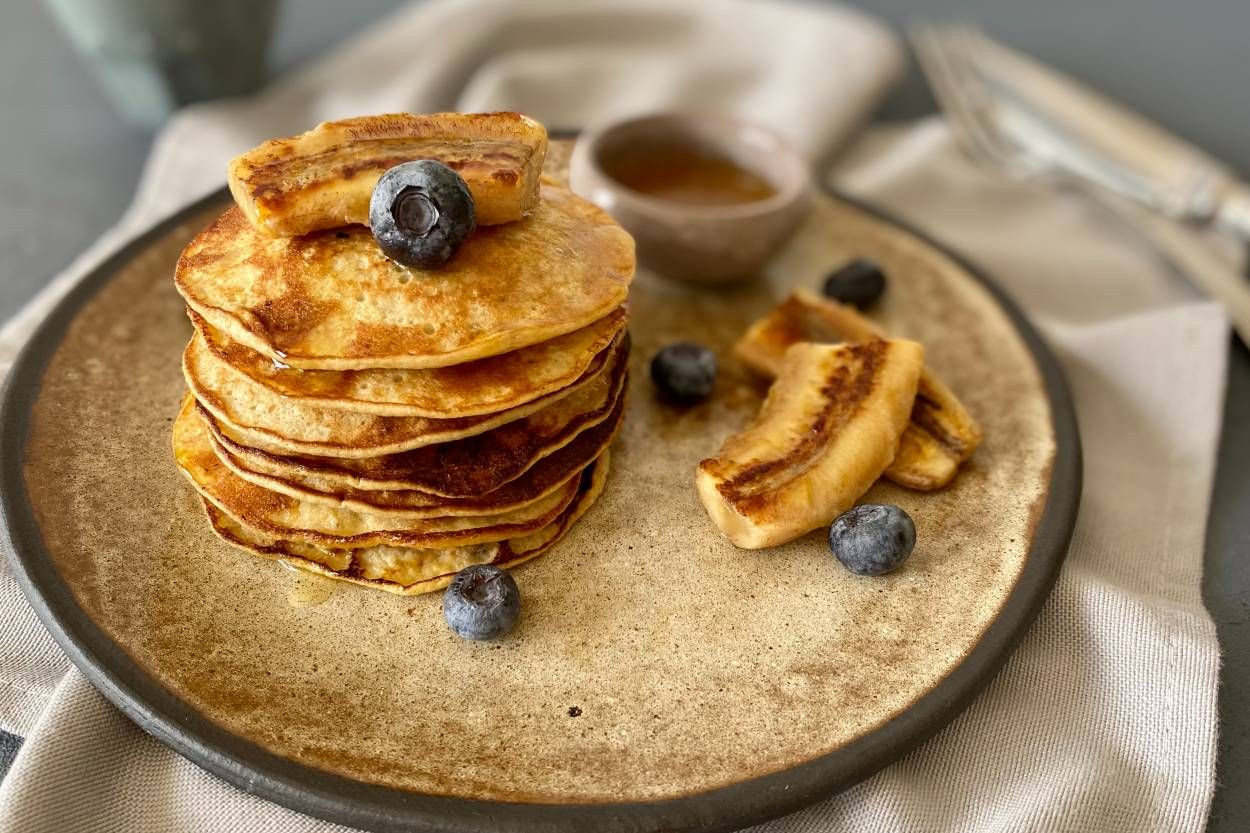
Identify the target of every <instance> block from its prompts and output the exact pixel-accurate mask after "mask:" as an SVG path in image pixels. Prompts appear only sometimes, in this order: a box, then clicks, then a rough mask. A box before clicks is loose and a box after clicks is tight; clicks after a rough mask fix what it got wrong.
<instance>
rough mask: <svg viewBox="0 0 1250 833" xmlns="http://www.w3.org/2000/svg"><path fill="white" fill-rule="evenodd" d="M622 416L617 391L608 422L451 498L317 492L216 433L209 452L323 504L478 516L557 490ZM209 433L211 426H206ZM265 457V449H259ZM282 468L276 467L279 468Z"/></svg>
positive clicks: (606, 440)
mask: <svg viewBox="0 0 1250 833" xmlns="http://www.w3.org/2000/svg"><path fill="white" fill-rule="evenodd" d="M624 414H625V395H624V392H623V391H622V392H620V393H619V394H618V395H617V399H616V405H615V407H614V408H613V409H612V413H611V414H610V415H609V416H608V418H607V419H606V420H604V421H603V422H601V423H599V424H598V425H595V426H593V427H590V428H587V429H586V430H584V431H582V432H581V433H580V434H578V435H577V437H576V438H575V439H574V440H573V441H572V442H570V443H569V444H568V445H566V446H564V447H563V448H561V449H559V450H558V451H556V452H554V453H552V454H549V455H547V456H545V457H543V458H542V459H541V460H539V461H538V462H537V463H536V464H534V466H533V467H532V468H530V469H529V470H528V471H527V472H525V474H524V475H522V476H521V477H518V478H517V479H515V480H512V481H509V482H508V483H506V484H504V485H503V486H501V487H500V488H498V489H495V490H493V491H490V492H486V493H484V494H480V495H476V496H472V497H461V498H449V497H442V496H440V495H434V494H430V493H429V492H420V491H415V490H411V489H408V490H402V489H401V490H395V489H392V490H385V491H367V490H364V489H353V488H350V487H347V488H343V487H338V488H335V487H333V486H331V487H330V489H331V490H325V491H321V490H317V489H316V488H313V486H314V485H316V484H317V480H318V478H316V476H315V475H314V476H312V477H303V476H298V477H296V478H294V479H283V478H282V477H281V476H277V475H275V474H273V473H272V472H273V471H274V469H275V468H277V467H274V466H266V465H265V464H264V461H263V459H262V464H261V465H260V466H258V467H257V468H262V469H267V471H257V470H255V469H253V468H251V466H252V465H253V462H252V461H253V460H254V459H255V455H244V454H238V453H234V452H231V451H230V450H229V449H227V448H226V447H224V444H223V443H222V442H221V441H219V440H218V439H217V438H216V437H214V438H213V450H214V451H216V452H217V456H218V457H219V458H220V459H221V461H222V462H223V463H224V464H225V465H226V467H227V468H229V469H230V470H231V471H232V472H234V473H235V474H236V475H238V476H239V477H241V478H243V479H244V480H246V481H248V482H249V483H252V484H254V485H256V486H260V487H261V488H264V489H269V490H270V491H273V492H280V493H282V494H284V495H288V496H290V497H293V498H295V499H297V500H301V501H308V502H311V503H321V504H325V505H327V506H333V507H338V508H342V509H347V510H350V511H353V512H363V513H365V514H371V515H392V514H394V515H399V516H404V517H438V516H448V515H482V514H487V513H498V512H509V511H512V510H514V509H519V508H520V507H522V506H525V505H526V504H529V503H532V502H533V501H536V500H538V499H539V498H542V497H545V496H546V495H548V494H550V493H551V492H552V491H553V490H555V489H557V488H559V487H560V486H561V485H562V484H563V483H564V482H565V481H566V480H567V479H568V478H569V477H570V476H571V475H572V474H573V473H574V472H577V471H580V470H581V469H583V468H585V467H586V466H587V465H589V464H590V462H591V461H592V460H594V459H595V458H596V457H598V456H599V455H600V454H601V453H602V452H603V451H604V449H606V448H607V447H608V446H609V445H611V443H612V441H613V440H614V439H615V438H616V435H617V432H618V431H619V430H620V425H621V421H622V419H623V417H624ZM210 431H211V425H210ZM256 454H259V455H261V456H262V458H263V457H265V456H268V455H264V453H263V452H257V453H256ZM278 470H280V468H278Z"/></svg>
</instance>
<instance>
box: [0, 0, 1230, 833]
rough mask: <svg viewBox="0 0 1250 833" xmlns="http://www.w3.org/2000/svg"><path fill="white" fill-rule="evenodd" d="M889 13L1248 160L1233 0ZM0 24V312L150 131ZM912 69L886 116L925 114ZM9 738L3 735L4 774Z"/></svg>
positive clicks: (103, 202)
mask: <svg viewBox="0 0 1250 833" xmlns="http://www.w3.org/2000/svg"><path fill="white" fill-rule="evenodd" d="M398 5H400V2H399V0H357V2H353V3H342V2H338V0H286V2H285V3H284V5H283V7H282V10H281V12H280V17H279V21H278V25H277V30H276V35H275V42H274V46H273V53H272V61H271V63H272V67H273V70H274V71H275V72H280V71H282V70H285V69H289V68H290V67H292V66H295V65H297V64H299V63H300V62H302V61H304V60H307V59H308V58H310V57H312V56H314V55H316V54H317V53H318V52H319V51H321V50H322V49H324V48H325V47H326V46H329V45H331V44H333V43H335V42H336V41H338V40H340V39H341V38H343V37H346V36H348V35H350V34H351V33H352V32H354V31H356V30H357V29H359V28H360V27H361V26H363V25H366V24H367V23H369V22H371V21H373V20H375V19H377V18H378V17H379V16H381V15H382V14H384V13H385V12H387V11H389V10H391V9H393V8H395V7H396V6H398ZM860 5H862V6H863V7H865V8H866V9H868V10H869V11H872V12H875V13H877V14H880V15H881V16H883V17H885V18H886V19H887V20H889V21H891V22H893V23H906V22H908V21H911V20H915V19H917V18H918V17H921V16H923V17H924V18H926V19H931V20H946V19H952V18H957V19H961V20H977V21H981V22H982V23H983V24H984V25H985V26H986V27H987V28H988V29H989V30H990V31H991V32H993V33H994V34H996V35H998V36H1000V37H1003V38H1004V39H1005V40H1007V41H1009V42H1011V43H1013V44H1016V45H1018V46H1020V47H1022V48H1024V49H1026V50H1028V51H1030V52H1033V53H1034V54H1036V55H1038V56H1039V57H1041V58H1042V59H1044V60H1046V61H1047V62H1049V63H1051V64H1053V65H1055V66H1058V67H1061V68H1063V69H1066V70H1068V71H1070V72H1072V73H1073V74H1075V75H1078V76H1079V77H1082V78H1085V79H1088V80H1090V81H1092V82H1094V83H1095V84H1097V85H1098V86H1099V87H1101V88H1102V89H1103V90H1105V91H1106V92H1108V93H1110V94H1112V95H1114V96H1115V97H1117V98H1120V99H1122V100H1124V101H1126V102H1127V103H1129V104H1131V105H1132V106H1133V107H1135V108H1136V109H1138V110H1140V111H1141V112H1143V113H1146V114H1148V115H1150V116H1152V117H1154V118H1156V119H1158V120H1159V121H1160V122H1162V123H1163V124H1165V125H1167V126H1169V127H1171V128H1172V129H1173V130H1176V131H1178V132H1180V133H1182V134H1183V135H1186V136H1189V137H1191V138H1193V139H1194V140H1196V141H1198V142H1200V143H1201V144H1203V145H1204V146H1205V147H1207V148H1208V149H1209V150H1211V151H1212V152H1214V153H1215V154H1217V155H1218V156H1220V157H1221V158H1223V159H1225V160H1226V161H1228V162H1230V163H1232V164H1233V165H1234V166H1236V167H1237V168H1238V169H1239V170H1241V171H1243V172H1250V145H1248V144H1247V143H1246V142H1245V141H1244V137H1245V136H1246V135H1247V134H1248V133H1250V110H1247V108H1246V106H1245V105H1246V97H1245V89H1246V85H1247V82H1250V77H1247V71H1246V63H1245V61H1244V60H1243V58H1242V56H1243V54H1244V40H1245V36H1246V33H1247V32H1250V3H1246V2H1244V0H1193V2H1189V3H1186V4H1184V6H1183V8H1182V6H1181V4H1178V3H1175V2H1168V0H1100V1H1099V2H1090V0H1051V2H1047V3H1038V2H1035V0H928V1H927V2H926V0H865V2H862V3H860ZM3 11H4V22H3V25H2V28H0V112H2V113H5V114H6V118H5V120H4V124H5V128H6V129H3V130H0V194H2V195H3V199H2V200H0V320H3V319H6V318H8V317H9V316H10V315H12V314H13V313H14V312H16V311H17V310H18V309H19V308H20V306H21V305H22V303H23V302H24V301H25V300H26V299H28V298H29V297H30V296H31V295H33V294H34V293H35V292H36V291H37V290H38V288H39V287H40V286H41V285H43V284H44V283H45V282H46V281H47V280H48V279H49V278H50V277H51V276H53V275H54V274H56V273H57V272H58V271H59V270H60V269H61V268H62V267H64V266H65V265H66V264H67V263H69V261H70V260H71V259H72V258H73V257H74V256H75V255H76V254H77V253H78V252H79V251H81V250H82V249H84V248H86V247H87V246H88V245H89V244H90V243H91V242H92V240H94V239H95V238H96V237H97V236H99V235H100V234H101V233H102V232H103V231H105V230H106V229H107V228H108V227H109V226H110V225H112V224H113V222H114V221H115V220H116V219H117V217H118V216H119V215H120V214H121V212H122V211H123V210H124V209H125V207H126V205H127V203H128V202H129V201H130V198H131V195H132V193H133V191H134V187H135V184H136V182H137V179H138V176H139V172H140V169H141V167H142V164H143V160H144V158H145V156H146V154H147V151H148V147H149V144H150V141H151V136H150V135H148V134H145V133H143V132H139V131H135V130H131V129H128V128H126V127H125V126H123V125H121V124H120V123H119V122H118V121H117V119H116V118H115V117H114V115H113V114H112V112H111V111H110V110H109V108H108V106H107V104H106V103H105V102H104V101H103V100H102V99H101V98H100V96H99V94H98V91H97V88H96V86H95V84H94V82H93V81H92V79H91V78H90V77H89V76H88V74H87V73H86V71H85V70H84V69H83V67H82V65H81V64H80V63H79V61H78V60H77V59H76V57H75V55H74V54H73V53H72V51H71V50H70V48H69V47H68V45H67V44H66V42H65V41H64V39H63V38H62V36H61V34H60V33H59V31H58V30H57V29H56V27H55V26H54V25H53V24H52V22H51V20H50V18H49V17H48V15H47V13H46V12H45V10H44V9H43V7H42V6H41V5H39V4H38V3H35V2H33V0H27V2H23V3H14V4H9V3H6V4H5V5H4V9H3ZM931 108H932V101H931V100H930V98H929V96H928V93H927V92H926V91H925V89H924V86H923V84H922V82H921V81H920V80H919V79H918V78H916V77H915V76H914V74H913V76H912V77H911V78H910V79H909V80H908V81H907V83H906V84H905V85H904V86H903V87H902V88H901V89H900V90H899V91H898V93H896V94H895V95H894V96H893V97H892V98H891V100H890V101H889V102H887V104H886V106H885V107H884V109H883V113H882V115H883V117H885V118H891V117H908V116H913V115H917V114H920V113H923V112H927V111H929V110H931ZM1247 425H1250V353H1247V351H1246V348H1245V347H1244V346H1242V345H1241V344H1239V343H1237V342H1236V341H1230V352H1229V371H1228V395H1227V401H1226V404H1225V410H1224V426H1225V430H1224V432H1223V436H1222V439H1221V441H1220V449H1219V464H1218V471H1217V475H1216V483H1215V491H1214V496H1213V501H1212V506H1211V515H1210V518H1209V521H1208V533H1207V552H1206V574H1205V577H1204V581H1203V592H1204V597H1205V598H1206V601H1207V606H1208V609H1209V610H1210V611H1211V615H1212V616H1213V617H1214V619H1215V622H1216V625H1217V627H1218V630H1219V637H1220V643H1221V645H1222V647H1223V654H1224V665H1223V670H1222V673H1221V687H1220V723H1221V726H1220V744H1219V759H1218V776H1219V786H1218V787H1217V792H1216V798H1215V805H1214V807H1213V809H1212V814H1211V822H1210V826H1209V828H1208V829H1209V830H1210V831H1211V833H1235V831H1244V830H1248V829H1250V790H1246V789H1245V785H1246V784H1247V782H1250V710H1247V709H1246V707H1245V704H1246V703H1248V702H1250V559H1247V558H1246V557H1245V556H1246V554H1247V553H1250V511H1247V510H1248V509H1250V431H1247V430H1246V428H1245V426H1247ZM19 744H20V739H18V738H14V737H12V736H3V733H0V772H2V771H3V770H4V769H7V767H8V764H9V763H10V762H11V760H12V756H13V754H14V753H15V752H16V749H17V747H18V745H19Z"/></svg>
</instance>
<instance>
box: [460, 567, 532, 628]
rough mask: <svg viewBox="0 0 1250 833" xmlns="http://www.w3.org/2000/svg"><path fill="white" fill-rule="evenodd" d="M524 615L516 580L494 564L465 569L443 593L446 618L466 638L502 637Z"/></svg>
mask: <svg viewBox="0 0 1250 833" xmlns="http://www.w3.org/2000/svg"><path fill="white" fill-rule="evenodd" d="M520 614H521V591H519V590H518V589H517V586H516V579H514V578H513V577H512V576H511V574H509V573H506V572H504V571H503V570H501V569H499V568H498V567H492V566H491V565H490V564H474V565H473V566H471V567H465V568H464V569H463V570H461V571H460V572H458V573H456V575H455V578H453V579H452V580H451V584H449V585H447V589H446V590H445V591H444V592H443V618H444V619H446V620H447V626H448V627H449V628H451V629H452V631H453V632H454V633H455V634H456V636H459V637H463V638H464V639H494V638H495V637H496V636H502V635H503V634H505V633H507V632H508V631H510V630H512V626H513V625H515V624H516V620H517V617H518V616H520Z"/></svg>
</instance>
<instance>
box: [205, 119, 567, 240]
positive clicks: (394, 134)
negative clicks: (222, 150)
mask: <svg viewBox="0 0 1250 833" xmlns="http://www.w3.org/2000/svg"><path fill="white" fill-rule="evenodd" d="M546 157H547V129H546V128H545V127H543V126H542V125H541V124H539V123H538V122H536V121H534V120H533V119H531V118H528V117H526V116H522V115H521V114H519V113H471V114H462V113H435V114H433V115H422V116H418V115H413V114H411V113H395V114H392V115H386V116H362V117H360V118H355V119H345V120H343V121H334V122H325V123H324V124H321V125H318V126H317V127H315V128H313V129H312V130H309V131H308V132H307V133H301V134H300V135H298V136H292V137H290V138H286V139H271V140H270V141H268V142H265V143H264V144H262V145H259V146H258V147H255V148H253V149H252V150H249V151H248V152H247V153H244V154H242V155H240V156H236V157H235V158H234V159H233V160H231V162H230V167H229V169H228V176H227V178H228V181H229V183H230V193H231V194H233V195H234V200H235V202H237V203H238V204H239V208H240V209H242V211H243V213H244V215H246V216H247V218H248V220H250V221H251V222H252V225H254V226H256V228H257V229H259V230H260V231H263V232H266V233H268V234H270V235H273V236H274V237H293V236H295V235H299V234H307V233H308V232H310V231H316V230H318V229H327V228H336V227H338V226H344V225H351V224H353V223H360V224H363V225H368V223H369V197H370V196H371V195H372V194H373V186H374V185H375V184H376V183H377V181H378V177H380V176H381V175H382V173H383V172H384V171H385V170H386V169H387V168H391V167H394V166H395V165H398V164H400V163H402V162H410V161H412V160H414V159H435V160H437V161H439V162H442V163H443V164H444V165H447V166H448V167H450V168H452V169H453V170H455V171H456V172H457V173H459V174H460V176H462V177H463V178H464V181H465V183H466V184H467V185H468V186H469V190H470V191H471V192H472V193H473V201H474V204H475V217H476V221H477V224H478V225H479V226H489V225H496V224H498V223H507V222H510V221H512V220H519V219H521V218H522V217H524V216H525V213H526V212H527V211H529V210H530V209H531V208H533V207H534V205H535V204H537V202H538V180H539V176H540V175H541V173H542V168H543V160H544V159H546Z"/></svg>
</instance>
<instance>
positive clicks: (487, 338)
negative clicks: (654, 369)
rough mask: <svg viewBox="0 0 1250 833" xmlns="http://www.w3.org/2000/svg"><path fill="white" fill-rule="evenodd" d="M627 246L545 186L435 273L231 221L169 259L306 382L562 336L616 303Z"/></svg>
mask: <svg viewBox="0 0 1250 833" xmlns="http://www.w3.org/2000/svg"><path fill="white" fill-rule="evenodd" d="M633 275H634V243H633V239H632V238H630V236H629V235H628V234H626V232H625V231H624V230H623V229H622V228H621V227H620V226H618V225H617V224H616V222H615V221H614V220H612V218H611V217H609V216H608V215H607V213H605V212H604V211H603V210H601V209H600V208H598V207H597V206H595V205H593V204H592V203H590V202H588V201H586V200H583V199H581V198H580V197H578V196H576V195H574V194H573V193H571V192H569V191H567V190H565V189H562V188H556V187H553V186H543V188H542V201H541V202H540V203H539V205H538V206H537V207H536V208H535V209H534V211H533V213H532V214H531V215H530V216H529V217H528V218H527V219H526V220H525V221H524V222H519V223H507V224H504V225H500V226H487V227H484V228H479V229H477V230H476V231H475V232H474V233H473V234H472V235H471V236H470V237H469V238H468V240H466V241H465V243H464V245H463V246H462V247H461V248H460V250H459V252H457V253H456V256H455V257H453V258H452V259H451V260H450V261H448V262H447V263H446V264H444V265H443V266H442V267H441V268H439V269H435V270H421V269H415V268H411V267H406V266H401V265H399V264H397V263H395V262H393V261H391V260H389V259H388V258H387V257H386V255H384V254H383V253H382V250H381V249H380V248H379V247H378V244H377V241H375V240H374V239H373V236H372V234H370V232H369V230H368V229H367V228H365V227H363V226H347V227H344V228H341V229H335V230H328V231H320V232H314V233H312V234H307V235H304V236H301V237H278V238H274V237H268V236H266V235H264V234H262V233H260V232H258V231H257V230H256V229H255V228H253V227H252V225H251V224H250V223H249V222H248V221H247V219H246V218H245V217H244V216H243V214H242V213H241V212H240V211H239V210H238V208H231V209H229V210H227V211H226V212H225V213H224V214H222V215H221V217H219V218H218V219H217V221H216V222H215V223H213V224H212V225H211V226H209V228H208V229H206V230H205V231H203V232H201V233H200V234H199V236H197V237H196V238H195V239H194V240H193V241H192V242H191V244H190V245H189V246H187V248H186V249H185V250H184V251H183V253H182V256H181V257H180V258H179V259H178V266H177V269H176V272H175V276H174V280H175V283H176V284H177V287H178V291H179V292H181V293H182V295H183V297H184V298H185V299H186V301H187V305H188V306H190V307H191V308H192V309H193V310H195V311H196V312H197V313H199V314H200V315H201V316H203V318H204V319H205V320H206V321H208V323H209V324H211V325H212V326H214V327H216V328H217V329H219V330H221V331H222V333H224V334H225V336H226V337H227V338H229V339H231V340H233V341H237V342H240V343H242V344H244V345H245V346H247V347H250V348H252V349H253V350H256V351H258V352H260V353H263V354H264V355H265V356H267V357H269V358H270V359H273V360H275V361H278V362H281V363H283V364H286V365H289V366H291V367H298V368H302V369H327V370H350V369H361V368H379V367H383V368H425V367H445V366H447V365H453V364H461V363H463V362H468V361H473V360H475V359H481V358H485V357H487V356H494V355H498V354H500V353H506V352H509V351H511V350H516V349H518V348H521V347H527V346H529V345H531V344H538V343H539V342H542V341H546V340H548V339H551V338H555V337H556V336H560V335H564V334H565V333H571V332H573V331H574V330H578V329H581V328H582V327H585V326H587V325H589V324H590V323H592V322H594V321H597V320H599V319H600V318H603V317H604V316H606V315H608V314H609V313H610V312H611V311H612V310H614V309H616V308H617V307H619V306H620V305H621V304H622V303H624V302H625V296H626V294H627V293H628V291H629V284H630V281H631V280H632V279H633Z"/></svg>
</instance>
